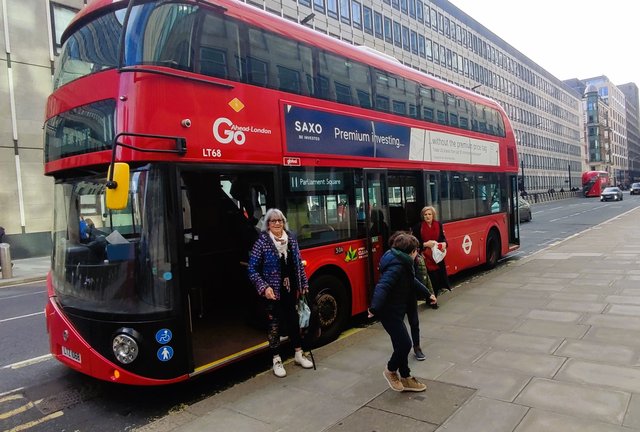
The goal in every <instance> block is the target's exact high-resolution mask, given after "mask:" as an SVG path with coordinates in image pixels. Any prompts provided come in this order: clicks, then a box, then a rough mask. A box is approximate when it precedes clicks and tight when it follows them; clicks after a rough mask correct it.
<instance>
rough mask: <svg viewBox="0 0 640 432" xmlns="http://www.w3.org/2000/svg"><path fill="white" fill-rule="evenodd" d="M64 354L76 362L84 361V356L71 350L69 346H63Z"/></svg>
mask: <svg viewBox="0 0 640 432" xmlns="http://www.w3.org/2000/svg"><path fill="white" fill-rule="evenodd" d="M62 355H63V356H65V357H66V358H70V359H71V360H73V361H75V362H78V363H82V358H81V357H80V353H77V352H75V351H71V350H70V349H69V348H67V347H65V346H63V347H62Z"/></svg>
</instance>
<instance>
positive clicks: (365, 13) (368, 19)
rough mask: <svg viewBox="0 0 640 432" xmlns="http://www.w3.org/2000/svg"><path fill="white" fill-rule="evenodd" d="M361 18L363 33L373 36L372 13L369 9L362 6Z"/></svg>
mask: <svg viewBox="0 0 640 432" xmlns="http://www.w3.org/2000/svg"><path fill="white" fill-rule="evenodd" d="M362 17H363V24H364V31H365V32H367V33H369V34H373V11H372V10H371V8H368V7H366V6H363V8H362Z"/></svg>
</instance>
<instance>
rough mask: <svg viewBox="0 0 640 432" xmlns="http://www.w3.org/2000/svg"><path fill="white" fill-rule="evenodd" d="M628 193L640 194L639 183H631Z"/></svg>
mask: <svg viewBox="0 0 640 432" xmlns="http://www.w3.org/2000/svg"><path fill="white" fill-rule="evenodd" d="M629 195H640V183H632V184H631V188H630V189H629Z"/></svg>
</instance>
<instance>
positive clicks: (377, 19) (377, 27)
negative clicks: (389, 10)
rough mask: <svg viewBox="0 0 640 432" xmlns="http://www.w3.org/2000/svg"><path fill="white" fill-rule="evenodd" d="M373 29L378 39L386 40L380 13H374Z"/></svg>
mask: <svg viewBox="0 0 640 432" xmlns="http://www.w3.org/2000/svg"><path fill="white" fill-rule="evenodd" d="M373 29H374V32H375V36H376V37H377V38H378V39H384V33H383V31H382V14H381V13H380V12H374V13H373Z"/></svg>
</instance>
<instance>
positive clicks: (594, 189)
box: [582, 171, 609, 197]
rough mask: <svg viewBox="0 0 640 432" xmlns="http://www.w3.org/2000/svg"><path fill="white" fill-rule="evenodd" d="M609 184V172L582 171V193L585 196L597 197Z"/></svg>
mask: <svg viewBox="0 0 640 432" xmlns="http://www.w3.org/2000/svg"><path fill="white" fill-rule="evenodd" d="M607 186H609V173H608V172H606V171H587V172H584V173H582V193H583V194H584V196H585V197H599V196H600V193H601V192H602V191H603V190H604V188H606V187H607Z"/></svg>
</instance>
